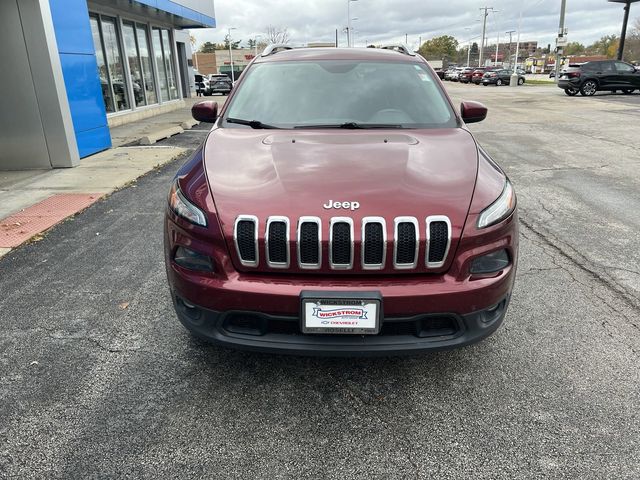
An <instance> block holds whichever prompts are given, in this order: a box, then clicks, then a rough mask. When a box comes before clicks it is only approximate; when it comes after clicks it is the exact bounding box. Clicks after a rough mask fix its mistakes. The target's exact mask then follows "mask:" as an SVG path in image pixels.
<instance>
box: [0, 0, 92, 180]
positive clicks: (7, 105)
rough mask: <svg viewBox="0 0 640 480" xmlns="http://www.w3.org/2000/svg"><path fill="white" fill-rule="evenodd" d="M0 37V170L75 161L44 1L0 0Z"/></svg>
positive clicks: (64, 95)
mask: <svg viewBox="0 0 640 480" xmlns="http://www.w3.org/2000/svg"><path fill="white" fill-rule="evenodd" d="M0 43H1V44H2V46H3V48H2V49H0V65H4V66H5V68H4V70H3V71H2V75H0V103H2V109H0V144H2V146H3V148H2V149H0V170H22V169H33V168H52V167H53V168H56V167H72V166H75V165H77V164H78V163H79V161H80V158H79V155H78V148H77V145H76V139H75V134H74V130H73V122H72V120H71V112H70V110H69V103H68V101H67V95H66V90H65V85H64V78H63V76H62V67H61V66H60V57H59V55H58V48H57V45H56V39H55V32H54V29H53V22H52V19H51V11H50V10H49V3H48V1H47V0H2V1H0Z"/></svg>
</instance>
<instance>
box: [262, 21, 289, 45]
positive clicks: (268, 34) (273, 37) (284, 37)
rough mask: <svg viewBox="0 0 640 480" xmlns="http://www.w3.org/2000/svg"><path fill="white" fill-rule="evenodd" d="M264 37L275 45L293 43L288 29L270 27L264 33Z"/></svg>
mask: <svg viewBox="0 0 640 480" xmlns="http://www.w3.org/2000/svg"><path fill="white" fill-rule="evenodd" d="M264 37H265V38H266V39H267V40H268V41H269V43H275V44H280V45H284V44H287V43H289V42H290V41H291V38H290V36H289V32H288V31H287V28H286V27H284V28H283V27H276V26H274V25H268V26H267V28H266V29H265V32H264Z"/></svg>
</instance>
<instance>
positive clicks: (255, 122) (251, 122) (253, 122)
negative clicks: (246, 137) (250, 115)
mask: <svg viewBox="0 0 640 480" xmlns="http://www.w3.org/2000/svg"><path fill="white" fill-rule="evenodd" d="M226 122H227V123H237V124H238V125H248V126H250V127H251V128H275V129H279V128H280V127H276V126H274V125H268V124H266V123H262V122H261V121H260V120H244V119H242V118H227V119H226Z"/></svg>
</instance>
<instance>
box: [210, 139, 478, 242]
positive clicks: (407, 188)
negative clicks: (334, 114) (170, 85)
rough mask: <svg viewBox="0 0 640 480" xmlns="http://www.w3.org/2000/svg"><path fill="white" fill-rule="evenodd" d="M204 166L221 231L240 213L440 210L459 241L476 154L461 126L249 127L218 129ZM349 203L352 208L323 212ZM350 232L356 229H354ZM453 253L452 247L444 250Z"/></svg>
mask: <svg viewBox="0 0 640 480" xmlns="http://www.w3.org/2000/svg"><path fill="white" fill-rule="evenodd" d="M204 159H205V168H206V173H207V178H208V181H209V186H210V188H211V192H212V195H213V198H214V202H215V206H216V209H217V212H218V217H219V219H220V222H221V226H222V228H223V231H224V233H225V237H226V238H232V237H233V226H234V222H235V219H236V217H237V216H238V215H255V216H257V217H258V218H259V220H260V222H261V228H260V233H261V234H262V235H263V234H264V224H263V223H262V222H266V219H267V217H269V216H275V215H278V216H286V217H289V219H290V221H291V224H292V228H293V231H294V232H295V225H296V221H297V219H298V218H299V217H301V216H317V217H320V218H321V219H322V221H323V223H324V224H325V225H328V221H329V219H330V218H331V217H336V216H349V217H351V218H353V220H354V223H355V225H358V224H359V222H360V221H361V219H362V217H366V216H378V217H384V218H385V219H386V222H387V228H388V229H389V228H393V219H394V218H395V217H399V216H413V217H416V218H417V219H418V220H419V222H420V224H421V230H422V229H423V228H425V227H424V222H425V218H426V217H427V216H429V215H446V216H448V217H449V219H450V221H451V224H452V234H453V235H452V247H454V246H455V245H457V240H458V239H459V237H460V234H461V231H462V228H463V226H464V222H465V220H466V217H467V212H468V210H469V205H470V202H471V198H472V195H473V190H474V185H475V180H476V174H477V169H478V152H477V147H476V144H475V141H474V140H473V138H472V136H471V134H470V133H469V132H467V131H466V130H464V129H461V128H448V129H433V130H407V131H406V133H403V132H402V131H388V130H385V131H380V130H355V131H354V130H339V131H335V130H318V131H310V130H300V131H291V130H283V131H278V130H252V129H244V128H218V129H214V130H213V131H212V132H211V134H210V135H209V137H208V139H207V141H206V145H205V150H204ZM330 202H340V203H342V202H350V203H351V205H353V203H354V202H357V204H359V208H358V209H357V210H351V209H350V208H347V209H343V208H341V209H335V208H331V209H326V208H324V205H328V204H329V203H330ZM356 236H357V235H356ZM451 250H452V251H455V248H452V249H451Z"/></svg>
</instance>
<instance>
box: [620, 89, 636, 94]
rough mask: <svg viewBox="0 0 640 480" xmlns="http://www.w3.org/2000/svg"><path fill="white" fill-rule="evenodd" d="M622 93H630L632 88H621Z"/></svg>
mask: <svg viewBox="0 0 640 480" xmlns="http://www.w3.org/2000/svg"><path fill="white" fill-rule="evenodd" d="M622 93H624V94H625V95H631V94H632V93H633V88H623V89H622Z"/></svg>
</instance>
